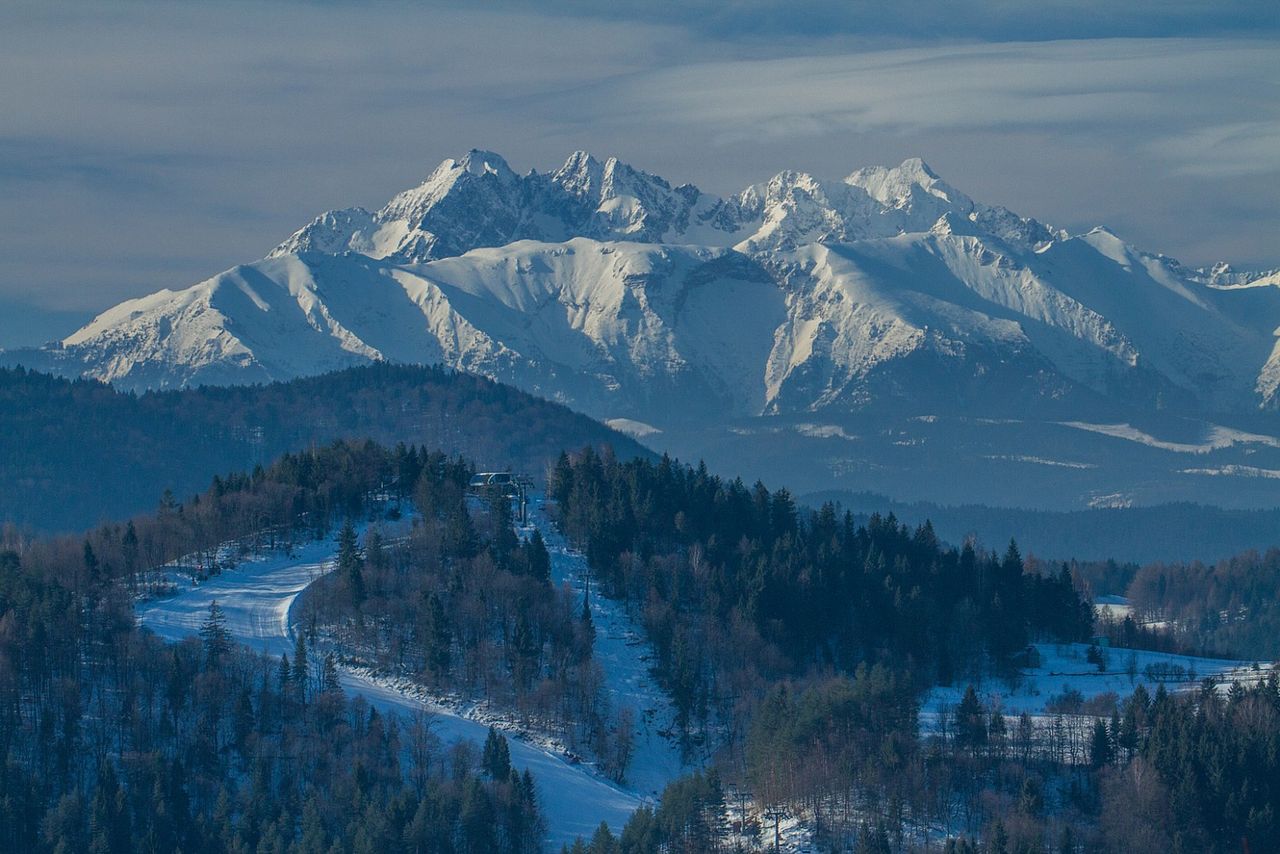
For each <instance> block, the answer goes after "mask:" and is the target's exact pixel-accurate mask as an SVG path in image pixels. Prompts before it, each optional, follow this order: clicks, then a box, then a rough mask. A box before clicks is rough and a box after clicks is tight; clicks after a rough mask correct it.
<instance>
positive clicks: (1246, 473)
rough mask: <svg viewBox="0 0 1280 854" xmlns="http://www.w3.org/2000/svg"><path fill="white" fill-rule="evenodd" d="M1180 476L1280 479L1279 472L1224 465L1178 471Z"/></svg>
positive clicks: (1255, 467)
mask: <svg viewBox="0 0 1280 854" xmlns="http://www.w3.org/2000/svg"><path fill="white" fill-rule="evenodd" d="M1178 471H1179V473H1181V474H1199V475H1205V476H1208V477H1261V478H1267V479H1271V480H1276V479H1280V471H1277V470H1276V469H1264V468H1259V467H1258V466H1242V465H1236V464H1232V465H1225V466H1211V467H1208V468H1190V469H1179V470H1178Z"/></svg>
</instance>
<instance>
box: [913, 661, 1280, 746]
mask: <svg viewBox="0 0 1280 854" xmlns="http://www.w3.org/2000/svg"><path fill="white" fill-rule="evenodd" d="M1034 646H1035V648H1036V651H1037V652H1038V653H1039V655H1040V663H1039V666H1037V667H1025V668H1023V669H1022V671H1021V677H1020V678H1019V679H1018V680H1017V684H1015V685H1012V686H1011V685H1010V684H1009V683H1008V682H1006V681H1005V680H1002V679H996V678H991V679H988V680H986V681H984V682H982V683H981V684H978V685H975V686H974V687H975V688H976V689H977V692H978V696H979V697H980V698H981V699H982V700H983V701H984V703H985V704H986V705H987V707H988V708H997V707H998V708H999V709H1000V710H1001V711H1002V712H1003V713H1004V714H1005V715H1019V714H1021V713H1022V712H1027V713H1029V714H1031V715H1032V716H1039V715H1044V714H1046V713H1047V712H1046V708H1045V706H1046V704H1047V703H1048V702H1049V701H1050V699H1052V698H1053V697H1060V696H1062V695H1063V694H1065V693H1066V692H1068V691H1078V692H1079V693H1080V696H1081V698H1083V700H1085V701H1086V702H1087V701H1088V700H1090V699H1091V698H1094V697H1098V696H1100V695H1102V694H1107V693H1114V694H1115V695H1116V696H1117V697H1119V698H1121V699H1123V698H1124V697H1126V696H1128V695H1129V694H1131V693H1133V690H1134V689H1135V688H1136V687H1137V686H1138V685H1145V686H1146V689H1147V690H1148V691H1149V692H1150V693H1152V694H1154V693H1155V691H1156V689H1157V686H1158V685H1160V684H1164V685H1165V688H1166V690H1170V691H1177V690H1184V689H1198V688H1199V687H1200V684H1201V680H1202V679H1204V678H1205V677H1207V676H1213V677H1215V678H1218V679H1220V680H1221V681H1222V682H1223V683H1228V682H1234V681H1241V682H1254V681H1257V680H1259V679H1264V678H1266V676H1267V672H1268V670H1269V665H1268V664H1267V663H1265V662H1264V663H1261V664H1259V666H1258V669H1256V670H1255V669H1254V663H1253V662H1249V661H1232V660H1227V659H1216V658H1196V657H1194V656H1189V655H1173V654H1172V653H1164V652H1148V651H1146V650H1138V649H1121V648H1116V647H1112V648H1110V649H1106V650H1104V652H1105V655H1106V670H1105V672H1101V673H1100V672H1098V668H1097V666H1096V665H1093V664H1090V663H1089V662H1088V660H1087V659H1086V655H1087V652H1088V645H1087V644H1082V643H1072V644H1051V643H1041V644H1035V645H1034ZM1149 668H1150V670H1149ZM1149 672H1150V673H1153V674H1160V673H1163V674H1165V678H1164V679H1160V678H1153V677H1152V676H1149V675H1148V673H1149ZM968 684H969V683H968V682H966V681H964V680H961V679H957V680H956V682H955V684H954V685H950V686H939V687H936V688H934V689H933V690H932V691H931V692H929V694H928V696H926V697H925V699H924V701H923V702H922V703H921V706H920V710H921V722H922V725H924V726H925V727H926V728H927V727H928V726H929V721H930V720H936V716H938V715H942V714H950V713H951V711H952V710H953V709H954V708H955V707H956V706H957V705H958V704H959V703H960V699H961V697H963V696H964V692H965V688H966V687H968Z"/></svg>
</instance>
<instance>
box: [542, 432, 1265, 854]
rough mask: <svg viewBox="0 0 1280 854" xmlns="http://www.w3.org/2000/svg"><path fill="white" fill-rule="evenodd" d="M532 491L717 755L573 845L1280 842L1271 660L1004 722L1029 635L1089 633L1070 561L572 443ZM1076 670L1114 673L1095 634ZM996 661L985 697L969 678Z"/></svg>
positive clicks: (1020, 847) (1203, 846)
mask: <svg viewBox="0 0 1280 854" xmlns="http://www.w3.org/2000/svg"><path fill="white" fill-rule="evenodd" d="M549 488H550V491H551V494H552V496H553V497H554V498H555V500H556V502H557V504H558V505H559V508H560V524H561V525H562V527H563V528H564V530H565V531H566V532H567V533H568V535H569V536H570V537H571V538H572V539H573V540H574V541H575V542H577V543H579V544H580V545H581V547H582V548H583V549H584V550H585V551H586V553H587V555H588V557H589V560H590V562H591V565H592V567H593V569H594V570H595V572H596V573H597V577H598V579H599V583H600V584H601V585H602V586H603V588H604V589H605V590H606V591H607V592H608V593H609V594H610V595H611V596H615V597H617V598H619V599H621V600H623V601H624V602H626V603H627V606H628V608H629V609H631V611H632V612H633V613H634V614H635V615H636V617H637V618H638V619H639V620H640V621H641V622H642V623H643V625H644V626H645V628H646V630H647V632H648V636H649V639H650V640H651V642H652V643H653V644H654V647H655V649H656V652H657V665H656V668H657V673H658V674H659V676H660V678H661V679H662V680H663V682H664V684H665V685H666V686H667V688H668V690H669V691H670V692H671V695H672V697H673V699H674V701H675V702H676V704H677V707H678V709H680V711H681V713H682V717H681V724H682V726H683V728H684V736H685V738H686V739H687V740H688V742H689V743H690V744H696V745H699V746H702V747H704V748H705V747H707V746H710V747H711V748H713V749H712V751H711V752H712V753H713V755H714V757H715V770H713V771H712V772H711V773H709V774H698V775H694V776H692V777H690V778H687V779H685V780H681V781H679V782H677V783H675V784H673V785H672V786H671V787H669V788H668V790H667V792H666V793H665V794H664V796H663V798H662V800H661V802H660V804H659V805H658V806H657V808H656V809H653V810H648V809H642V810H640V811H639V812H637V813H636V814H635V816H634V817H633V819H632V821H631V822H630V823H629V824H628V825H627V827H626V828H625V829H624V830H623V832H622V833H621V834H618V835H615V834H613V833H611V832H608V831H606V830H601V831H600V832H599V833H597V834H596V836H595V838H593V839H592V840H590V842H589V843H588V842H587V841H585V840H584V841H583V843H582V844H580V845H579V846H576V847H575V848H574V851H575V852H584V854H617V852H621V853H622V854H648V852H655V851H663V850H666V851H682V852H683V851H687V852H694V851H706V850H729V846H728V845H727V844H726V842H725V840H726V839H728V838H731V837H738V838H750V839H753V840H754V841H755V844H757V845H759V844H762V843H763V845H764V846H766V847H767V846H769V845H770V844H771V843H772V842H773V840H774V836H773V833H774V832H775V827H770V826H768V825H767V824H763V822H765V821H775V822H776V821H780V820H781V819H783V818H786V819H793V818H795V817H797V816H799V817H802V818H803V820H804V822H805V823H806V826H807V827H808V828H809V829H810V831H811V832H812V838H813V839H814V840H815V842H816V844H817V848H818V850H841V851H843V850H853V851H857V852H876V853H877V854H881V852H883V854H889V852H897V851H915V850H921V849H923V850H931V849H930V845H931V844H933V845H936V844H938V843H937V841H936V840H937V834H938V833H939V829H942V831H941V832H942V835H943V836H944V837H946V839H947V841H946V843H945V845H946V847H945V850H946V851H947V852H952V854H977V852H989V854H1009V852H1015V851H1017V852H1039V851H1045V850H1054V851H1062V852H1080V851H1090V852H1091V851H1133V852H1137V851H1171V850H1183V851H1213V852H1216V851H1222V852H1228V851H1239V850H1242V846H1243V850H1249V851H1264V850H1265V851H1274V850H1277V848H1276V844H1275V840H1276V839H1277V838H1280V836H1278V835H1277V834H1278V833H1280V824H1278V823H1277V819H1276V816H1277V815H1280V790H1278V789H1277V788H1276V786H1275V785H1274V784H1273V783H1272V782H1270V781H1274V780H1275V779H1276V774H1277V772H1280V765H1278V764H1277V760H1276V757H1277V756H1278V755H1280V751H1278V750H1277V744H1278V742H1277V738H1278V737H1277V734H1276V733H1277V728H1276V727H1275V721H1276V720H1277V718H1280V680H1277V677H1276V675H1275V674H1274V673H1266V672H1263V671H1258V672H1256V674H1255V675H1254V676H1253V677H1252V678H1251V679H1249V680H1247V682H1248V685H1249V687H1245V685H1242V684H1236V685H1235V686H1234V687H1232V689H1231V690H1230V691H1229V692H1227V691H1225V690H1224V691H1221V692H1220V691H1218V690H1217V686H1216V685H1215V684H1214V682H1213V680H1207V681H1206V682H1205V683H1204V684H1203V686H1201V687H1200V690H1198V691H1197V690H1190V691H1185V692H1182V693H1179V694H1174V693H1171V692H1168V691H1166V690H1165V687H1164V686H1163V684H1162V685H1160V686H1159V688H1158V690H1157V691H1156V692H1155V693H1154V696H1153V694H1152V693H1150V692H1147V691H1146V690H1145V689H1144V688H1143V687H1142V685H1140V684H1139V685H1138V686H1137V688H1136V689H1134V690H1133V693H1132V695H1131V696H1130V697H1128V698H1121V697H1119V696H1117V694H1116V693H1110V694H1107V695H1105V696H1101V697H1099V698H1097V699H1096V701H1095V702H1094V703H1093V704H1092V706H1090V707H1089V708H1088V709H1084V708H1083V707H1082V704H1080V703H1079V702H1077V703H1076V705H1075V707H1074V711H1070V712H1064V711H1063V710H1062V706H1061V704H1059V705H1058V706H1056V707H1055V708H1056V709H1057V710H1056V711H1053V712H1051V713H1050V714H1049V715H1048V716H1046V717H1043V718H1041V719H1040V720H1035V719H1033V717H1032V715H1031V714H1029V713H1028V712H1026V711H1023V712H1021V713H1020V714H1017V715H1015V716H1010V717H1006V712H1005V710H1004V708H1003V707H1002V705H1001V702H1000V699H999V693H1000V691H1001V689H1002V687H1004V686H1008V687H1009V688H1012V687H1013V686H1014V685H1016V684H1017V682H1018V680H1019V678H1020V677H1019V675H1018V669H1019V667H1025V666H1027V664H1028V662H1029V661H1030V660H1031V659H1030V657H1032V656H1038V655H1039V653H1038V652H1036V651H1035V650H1033V649H1029V648H1027V646H1026V645H1027V643H1028V641H1031V640H1048V641H1052V642H1054V643H1050V644H1048V645H1047V648H1049V649H1052V648H1053V647H1054V646H1055V645H1057V646H1061V645H1062V644H1063V642H1066V641H1071V640H1080V639H1085V638H1088V637H1089V636H1090V635H1091V632H1092V630H1093V622H1094V618H1093V611H1092V608H1091V606H1090V603H1089V601H1088V599H1087V597H1086V596H1085V595H1083V594H1082V593H1081V592H1080V586H1081V585H1080V580H1079V579H1077V578H1076V577H1075V576H1074V574H1073V572H1072V571H1071V568H1070V567H1069V566H1067V565H1057V566H1056V567H1049V566H1045V565H1044V564H1042V563H1034V564H1027V563H1024V561H1023V560H1022V558H1021V556H1020V554H1019V552H1018V549H1017V547H1016V546H1015V545H1014V544H1012V543H1011V544H1010V545H1009V546H1008V548H1007V549H1005V550H1004V552H1003V554H1002V555H1001V554H996V553H992V552H988V551H986V550H984V549H982V548H981V547H980V546H975V545H973V544H966V545H964V546H963V547H961V548H953V547H946V546H943V545H942V544H940V543H939V542H938V540H937V538H936V536H935V535H934V532H933V530H932V528H931V526H929V525H928V524H922V525H920V526H918V527H915V528H909V527H907V526H904V525H901V524H899V523H898V522H897V521H896V519H894V518H893V517H892V516H888V517H881V516H879V515H873V516H872V517H871V518H870V520H869V521H867V522H866V524H863V525H859V524H856V523H855V520H854V519H853V517H852V516H851V515H849V514H847V513H845V514H841V513H840V512H838V511H837V510H836V508H835V507H834V506H832V505H830V504H827V505H824V506H822V507H821V508H819V509H818V510H816V511H799V510H797V508H796V506H795V504H794V502H793V501H792V499H791V497H790V495H789V494H788V493H787V492H786V491H785V490H782V489H778V490H774V491H770V490H768V489H766V488H765V487H764V486H763V485H761V484H757V485H755V486H754V487H747V486H745V485H744V484H743V483H742V482H741V481H724V480H721V479H719V478H716V477H714V476H711V475H709V474H708V473H707V472H706V470H705V469H703V468H690V467H687V466H681V465H678V464H675V463H672V462H671V461H670V460H668V459H666V458H663V459H662V460H661V461H659V462H656V463H654V462H650V461H642V460H632V461H626V462H622V461H618V460H615V459H612V458H610V457H609V456H608V455H605V456H600V455H598V454H596V453H594V452H593V451H591V450H590V449H587V450H584V451H583V452H581V453H580V454H576V455H573V456H569V455H566V456H564V457H562V458H561V459H560V460H559V461H558V462H557V464H556V466H555V468H554V470H553V476H552V479H551V484H550V487H549ZM1271 557H1274V556H1273V555H1272V556H1268V558H1267V559H1266V560H1267V561H1268V563H1273V562H1274V561H1271ZM1242 566H1243V564H1242ZM1220 569H1221V570H1222V572H1223V575H1224V583H1225V581H1226V576H1228V575H1229V574H1230V573H1228V572H1227V571H1226V570H1225V568H1220ZM1139 578H1140V579H1141V578H1142V576H1141V575H1140V576H1139ZM1135 583H1136V582H1135ZM1234 601H1244V599H1243V598H1241V597H1239V596H1237V599H1236V600H1234ZM1248 601H1252V600H1248ZM1266 624H1269V623H1268V622H1267V621H1264V625H1266ZM1082 646H1083V645H1082ZM1112 654H1113V655H1119V651H1118V650H1112ZM1081 664H1082V665H1083V666H1085V667H1089V668H1091V669H1092V668H1096V671H1097V672H1102V671H1104V670H1106V668H1107V666H1108V665H1107V662H1106V654H1105V653H1104V652H1103V651H1102V650H1100V649H1098V648H1097V647H1091V648H1090V652H1089V655H1088V658H1087V661H1082V662H1081ZM1002 672H1003V673H1004V674H1005V677H1004V678H1003V679H1002V680H1000V682H999V686H998V687H996V689H995V690H994V691H983V692H982V695H981V697H980V695H979V692H978V691H976V690H975V688H974V684H975V683H981V682H982V681H983V680H984V679H986V680H990V679H991V678H992V677H993V676H994V675H996V674H1000V673H1002ZM1056 675H1058V676H1059V677H1060V678H1062V679H1063V680H1064V681H1065V680H1067V679H1069V678H1071V677H1072V675H1073V674H1069V673H1064V674H1056ZM952 682H954V683H957V684H958V685H967V688H966V689H965V690H964V692H963V699H962V700H960V702H958V703H957V704H955V705H954V706H951V707H946V706H944V707H942V708H940V709H939V708H937V707H932V708H929V709H928V710H925V709H923V708H921V705H920V703H921V698H922V696H923V695H924V693H925V690H926V689H928V688H929V687H930V686H932V685H935V684H937V683H941V684H944V685H945V684H948V683H952ZM1129 684H1130V685H1132V684H1133V682H1132V680H1131V681H1130V683H1129ZM1062 690H1063V696H1064V697H1069V696H1070V694H1071V692H1070V690H1068V689H1067V688H1066V687H1064V688H1063V689H1062ZM1075 696H1076V698H1077V701H1078V700H1079V694H1078V693H1077V694H1076V695H1075ZM983 697H985V698H988V699H983ZM725 780H728V781H729V782H731V783H732V785H733V787H734V788H733V789H730V788H729V787H728V786H726V785H725V784H724V783H723V782H722V781H725ZM735 791H736V792H737V795H736V797H737V798H738V799H740V800H741V801H742V802H743V803H744V804H745V801H746V800H747V799H750V800H752V801H753V802H754V803H755V804H756V812H755V815H756V816H758V817H759V819H757V820H755V821H756V822H757V823H756V824H755V826H754V827H750V828H749V827H747V826H746V825H747V815H746V813H747V811H746V808H745V806H741V807H736V808H735V805H734V800H735V797H734V794H733V793H734V792H735ZM735 815H736V816H741V824H740V825H731V824H730V823H731V822H733V821H734V816H735ZM726 817H728V818H726ZM770 817H772V818H770ZM762 824H763V826H762ZM727 825H728V826H730V827H732V830H731V831H730V830H727V829H726V826H727ZM932 850H936V849H932Z"/></svg>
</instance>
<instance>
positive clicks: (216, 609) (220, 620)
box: [200, 599, 231, 667]
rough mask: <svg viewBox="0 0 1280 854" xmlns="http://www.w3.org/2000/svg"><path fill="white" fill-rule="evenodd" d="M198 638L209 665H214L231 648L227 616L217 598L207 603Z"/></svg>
mask: <svg viewBox="0 0 1280 854" xmlns="http://www.w3.org/2000/svg"><path fill="white" fill-rule="evenodd" d="M200 640H201V642H202V643H203V645H204V657H205V661H207V662H208V663H209V666H210V667H216V666H217V665H218V663H219V662H221V661H222V659H223V657H224V656H226V654H227V653H228V652H230V650H231V632H229V631H228V630H227V618H226V615H225V614H223V612H222V606H221V605H219V604H218V600H217V599H214V600H213V601H212V602H210V603H209V616H207V617H205V619H204V622H203V623H202V624H201V625H200Z"/></svg>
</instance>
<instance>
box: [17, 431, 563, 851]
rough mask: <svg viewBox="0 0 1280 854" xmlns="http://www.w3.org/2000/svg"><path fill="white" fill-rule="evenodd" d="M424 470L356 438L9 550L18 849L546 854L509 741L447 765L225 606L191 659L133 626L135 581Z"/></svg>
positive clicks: (303, 525) (312, 527)
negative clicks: (239, 633) (231, 616)
mask: <svg viewBox="0 0 1280 854" xmlns="http://www.w3.org/2000/svg"><path fill="white" fill-rule="evenodd" d="M423 459H424V455H422V454H420V453H419V452H418V451H411V450H409V449H405V448H401V449H398V450H397V451H388V450H386V449H383V448H380V447H378V446H376V445H374V444H373V443H363V444H358V445H349V444H346V443H338V444H335V445H333V446H331V447H328V448H324V449H318V450H316V451H313V452H308V453H305V454H299V455H291V456H286V457H285V458H282V459H281V460H280V461H279V462H277V463H276V464H274V465H272V466H271V467H269V468H266V469H261V470H258V471H256V472H254V474H252V475H249V476H244V477H230V478H224V479H219V480H218V481H217V482H216V483H215V484H214V486H213V487H212V488H210V489H209V490H208V491H206V492H205V493H203V494H202V495H200V496H199V498H198V499H192V500H190V501H188V502H185V503H181V504H179V503H177V502H174V501H172V500H171V499H170V500H166V501H164V502H162V507H161V509H160V510H159V511H158V512H157V513H156V514H155V515H153V516H148V517H142V518H138V519H135V520H133V521H132V522H131V523H130V524H128V525H125V526H107V527H104V528H102V529H99V530H97V531H94V532H93V533H91V534H90V535H89V536H88V537H84V538H81V537H76V538H70V537H68V538H59V539H55V540H49V541H40V542H37V543H33V544H17V545H19V548H20V550H19V549H16V548H13V547H12V546H13V545H14V544H8V545H7V546H6V548H5V549H4V550H2V551H0V751H2V752H3V755H2V756H0V844H2V846H3V848H4V849H5V850H15V851H16V850H29V851H49V852H68V851H95V852H113V853H114V852H125V851H153V852H171V851H186V852H206V851H207V852H224V851H225V852H233V851H234V852H240V851H249V850H256V851H282V852H325V853H326V854H328V853H329V852H335V851H343V852H347V851H351V852H354V851H377V850H415V851H424V852H428V851H429V852H436V851H439V852H477V854H478V853H479V852H488V851H504V852H531V851H536V850H538V849H539V844H540V840H541V837H542V828H541V819H540V817H539V814H538V811H537V806H536V798H535V794H534V784H533V781H532V779H531V778H530V777H529V776H528V775H527V774H516V773H514V772H513V771H512V770H511V769H510V767H509V763H507V764H503V763H502V762H501V761H500V759H499V758H496V757H498V756H499V755H500V754H505V749H504V748H505V745H503V746H502V747H501V748H499V747H498V746H497V744H496V742H495V744H494V745H491V746H490V748H489V749H488V750H487V751H486V755H484V756H481V755H478V753H477V752H476V751H475V750H474V748H471V747H469V746H466V745H463V746H459V747H454V748H449V749H446V748H445V747H443V746H442V745H441V744H440V743H439V742H438V740H437V739H436V738H435V737H434V736H433V735H432V734H431V728H430V722H429V720H428V719H426V718H423V719H419V720H415V721H413V722H411V723H409V724H408V725H403V726H402V725H401V723H399V722H398V721H397V720H396V719H394V718H390V717H384V716H382V715H380V714H379V713H378V712H377V711H376V710H374V709H372V708H370V707H368V706H367V705H366V704H365V703H364V702H363V701H362V700H360V699H357V700H354V701H348V700H347V699H346V698H345V697H344V696H343V695H342V693H341V691H340V689H339V688H338V685H337V678H336V670H335V669H334V663H333V661H332V660H326V661H324V662H323V663H322V662H321V661H316V660H314V657H312V658H310V659H309V658H308V657H307V656H305V655H295V658H294V660H293V661H291V662H290V661H287V660H282V661H279V662H277V661H273V660H267V659H264V658H261V657H258V656H255V655H252V654H250V653H248V652H244V651H239V650H237V649H235V648H233V647H232V645H231V643H230V639H229V636H228V634H227V632H226V629H225V626H224V624H223V622H222V617H221V614H220V610H219V609H218V608H216V607H213V608H211V609H210V613H209V615H208V618H207V619H206V621H205V625H204V628H203V630H202V632H201V638H200V639H199V640H194V639H193V640H190V641H187V642H185V643H182V644H177V645H165V644H163V643H161V642H159V641H158V640H156V639H155V638H154V637H152V636H150V635H149V634H147V633H145V632H142V631H140V630H139V629H138V628H137V627H136V625H135V621H134V617H133V613H132V598H131V596H130V594H129V591H128V587H129V580H130V578H131V577H132V576H134V575H135V574H136V572H137V571H141V569H142V568H145V567H146V566H147V561H148V560H150V559H152V558H154V559H157V560H163V559H166V558H171V557H173V556H177V555H185V554H190V551H189V550H190V549H192V548H193V547H196V548H198V549H205V550H207V551H208V552H209V553H210V554H216V553H217V551H216V550H214V549H213V547H212V544H213V543H215V542H218V541H219V538H225V537H231V538H238V539H239V540H240V541H241V542H245V543H248V542H250V541H251V540H252V539H253V538H254V537H256V536H260V535H261V533H262V531H263V530H264V528H263V526H264V525H266V526H267V528H269V529H271V530H273V531H274V534H273V535H274V536H280V537H288V536H294V535H297V536H304V535H305V532H307V531H316V530H320V529H322V528H323V527H324V526H325V525H326V524H328V523H330V522H332V521H333V520H334V519H335V518H337V517H338V516H340V515H346V514H350V513H358V512H360V511H362V510H363V509H364V507H365V503H364V502H365V499H366V497H367V496H369V495H371V494H377V493H379V492H381V493H383V497H385V494H386V492H387V491H388V490H390V491H391V493H394V491H395V489H396V487H395V486H394V482H395V478H396V476H397V472H401V473H403V472H404V471H405V468H404V467H406V466H407V467H409V468H410V469H411V468H412V467H414V466H415V465H418V463H414V462H412V461H415V460H416V461H421V460H423ZM425 459H426V460H427V465H428V466H431V465H436V464H437V463H439V461H440V457H438V456H436V457H433V456H431V455H425ZM452 465H453V466H454V467H455V468H465V466H464V465H463V464H461V463H457V462H455V463H453V464H452ZM223 541H224V542H225V540H223ZM210 569H211V570H212V569H213V568H212V567H211V568H210ZM215 571H216V570H215ZM495 739H498V740H500V737H499V736H496V735H495Z"/></svg>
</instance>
